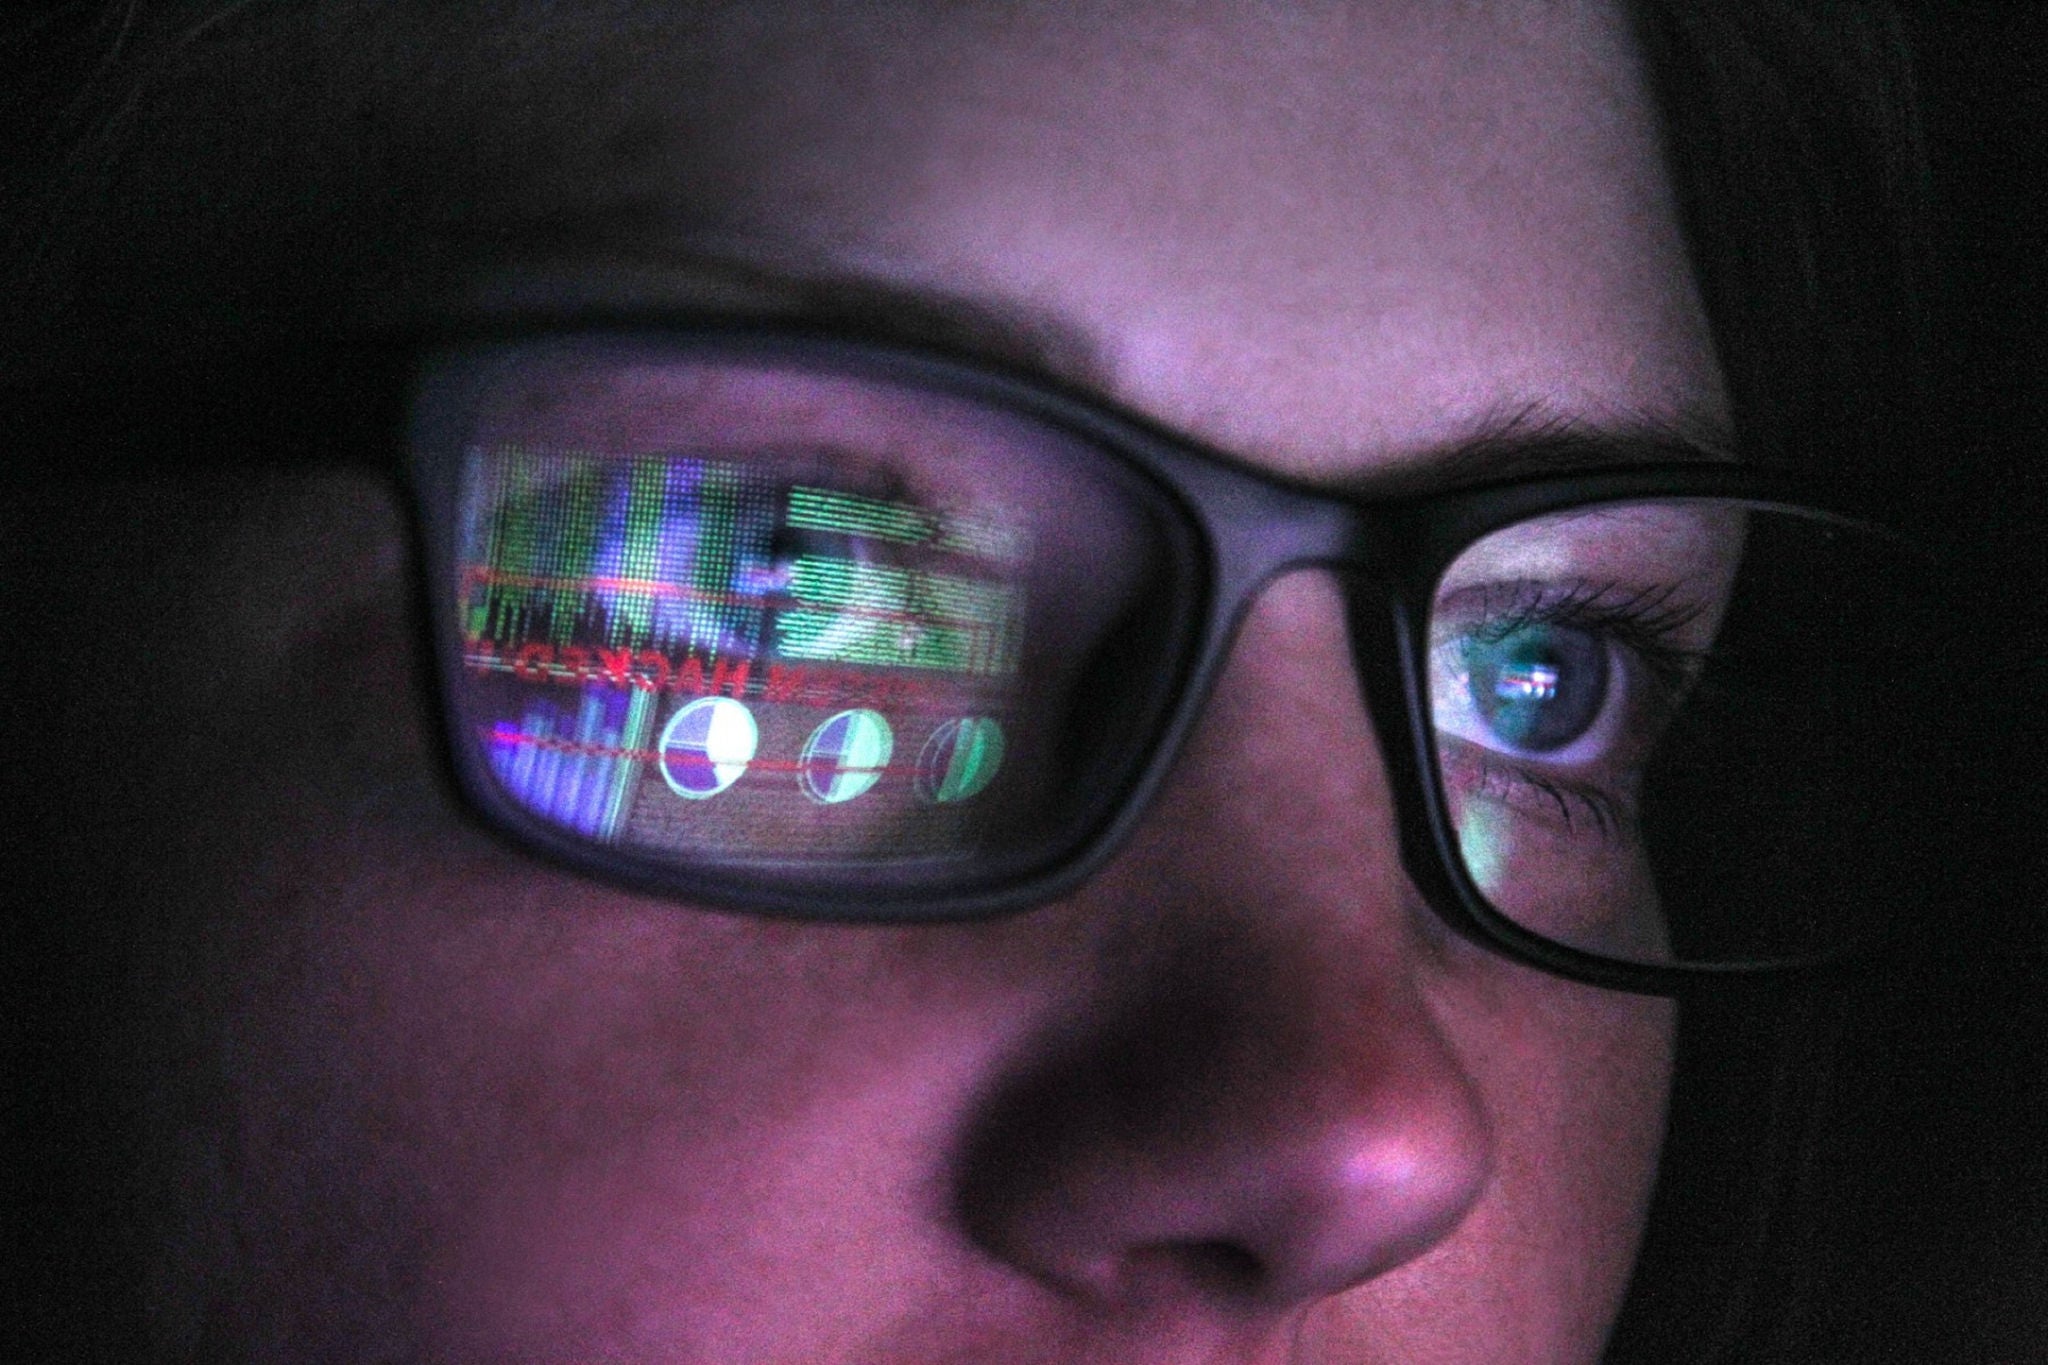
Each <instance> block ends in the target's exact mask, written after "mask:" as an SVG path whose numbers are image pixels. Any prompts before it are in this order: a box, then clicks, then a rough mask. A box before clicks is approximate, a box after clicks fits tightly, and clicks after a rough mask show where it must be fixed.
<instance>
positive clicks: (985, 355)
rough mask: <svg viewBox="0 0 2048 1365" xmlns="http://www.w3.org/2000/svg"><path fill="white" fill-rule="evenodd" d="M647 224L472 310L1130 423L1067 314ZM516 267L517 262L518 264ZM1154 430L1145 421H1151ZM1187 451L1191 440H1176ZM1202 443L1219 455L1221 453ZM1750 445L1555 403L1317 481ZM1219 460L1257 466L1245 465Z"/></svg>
mask: <svg viewBox="0 0 2048 1365" xmlns="http://www.w3.org/2000/svg"><path fill="white" fill-rule="evenodd" d="M639 221H640V219H639V218H638V217H637V216H636V215H633V214H630V213H626V214H617V215H602V216H598V217H596V218H592V219H589V220H587V221H586V220H584V219H583V218H582V217H581V216H580V215H579V217H578V219H577V221H576V222H574V223H563V222H561V221H550V222H549V223H547V224H546V225H545V228H543V229H542V230H540V231H538V232H534V233H532V234H530V235H523V234H521V233H520V232H519V231H518V230H517V229H516V228H515V229H514V230H513V231H511V232H509V233H508V234H507V236H508V237H510V238H511V240H512V241H513V242H514V243H515V250H516V249H517V245H516V244H517V243H519V242H520V241H522V240H524V241H525V242H527V243H529V244H530V245H532V246H543V245H544V247H545V249H546V252H547V257H548V258H551V259H553V260H555V261H565V260H567V261H576V260H582V261H589V260H592V259H596V260H598V261H600V262H603V264H600V265H598V266H596V267H594V268H593V267H591V266H589V265H580V266H574V267H566V268H565V267H563V266H561V265H553V266H550V265H548V264H546V263H545V260H544V261H543V262H542V263H540V264H537V265H529V266H527V267H526V270H527V272H530V273H529V274H527V275H526V277H525V278H522V275H521V272H520V271H519V270H518V269H517V268H516V267H501V270H502V271H504V272H505V273H502V274H500V275H499V276H497V277H496V280H495V282H494V283H495V284H496V287H495V288H492V287H490V286H489V285H487V286H486V288H485V289H483V290H482V291H479V292H477V293H475V294H473V295H472V296H471V299H470V302H469V304H468V305H466V310H467V309H475V308H479V307H480V308H481V309H482V310H483V311H484V312H485V313H486V314H487V315H488V314H490V313H493V312H496V311H498V310H500V309H504V310H506V311H507V312H509V313H510V315H511V316H512V317H513V318H515V319H516V318H518V317H520V316H521V315H530V314H531V313H533V312H534V311H540V312H543V313H546V314H549V315H552V316H555V317H557V318H561V317H562V315H563V314H564V313H567V314H569V317H568V318H567V319H566V320H569V321H574V320H576V315H578V314H582V315H584V316H585V318H586V320H587V318H588V316H589V315H591V314H598V315H603V316H610V317H613V318H614V319H615V318H616V317H617V315H619V314H627V315H638V316H639V317H640V318H643V319H644V318H648V317H651V316H655V315H658V314H659V313H660V312H661V311H662V310H664V309H665V308H673V309H677V310H685V309H687V310H695V311H700V312H701V311H705V310H707V309H708V310H709V311H711V312H713V313H718V312H731V313H733V314H735V315H744V316H746V317H748V318H750V319H757V320H764V321H789V322H801V323H806V324H810V325H814V326H819V327H823V328H827V329H830V330H832V331H834V332H836V333H838V334H841V335H845V336H848V337H850V338H853V339H860V340H871V341H876V342H883V343H892V344H896V345H902V346H911V347H916V348H918V349H924V350H933V351H937V352H940V353H942V354H945V355H948V356H950V357H953V358H955V359H959V360H963V361H967V362H970V363H975V364H980V365H986V366H992V367H995V368H998V369H1002V370H1009V371H1014V372H1019V373H1021V374H1022V375H1024V376H1025V377H1028V378H1031V379H1034V380H1037V381H1040V382H1044V381H1051V382H1053V383H1056V384H1059V385H1062V386H1066V387H1071V388H1074V389H1077V390H1080V391H1081V392H1083V393H1084V394H1086V395H1087V396H1088V397H1090V398H1091V399H1093V401H1095V402H1098V403H1102V404H1104V405H1106V406H1109V407H1112V408H1115V409H1117V410H1119V411H1124V410H1126V409H1125V408H1124V406H1123V404H1122V403H1121V402H1120V401H1119V400H1118V399H1117V397H1116V392H1115V386H1114V384H1113V383H1112V380H1111V376H1110V368H1109V366H1108V365H1107V364H1106V363H1105V362H1104V360H1103V357H1102V351H1101V346H1100V344H1099V343H1098V341H1097V340H1096V339H1095V338H1094V337H1092V336H1091V335H1090V334H1089V333H1088V332H1087V331H1086V330H1085V329H1084V328H1082V327H1081V326H1079V325H1078V324H1077V323H1076V322H1074V321H1073V320H1072V319H1070V318H1066V317H1064V316H1062V315H1060V314H1058V313H1056V312H1054V311H1052V310H1049V309H1041V308H1034V307H1032V306H1030V305H1028V304H1025V303H1023V302H1021V301H1019V300H1016V299H1009V298H992V297H986V296H980V295H971V294H966V293H961V292H957V291H949V290H946V289H944V288H941V287H936V286H933V285H931V284H929V283H927V282H922V281H920V282H914V283H910V282H900V281H897V280H892V279H889V278H886V277H883V276H880V275H876V274H868V273H861V272H860V271H859V270H858V269H849V268H842V267H836V266H833V265H831V264H829V263H828V264H824V265H820V264H818V263H816V262H815V261H814V260H803V259H801V258H798V257H796V256H794V255H793V254H792V253H791V252H789V251H788V250H787V249H786V248H785V249H783V250H781V251H777V250H775V249H774V244H773V243H770V242H766V241H761V240H756V239H751V238H743V237H700V238H696V239H694V240H692V239H686V240H684V241H681V242H678V241H676V240H674V239H673V238H664V239H661V240H657V241H652V242H650V241H649V240H647V238H646V237H645V236H643V235H642V233H641V232H640V231H639V230H638V229H637V227H636V226H634V225H636V224H638V223H639ZM514 260H515V261H516V260H517V258H516V257H515V258H514ZM1138 415H1139V416H1140V417H1141V418H1143V419H1144V420H1147V421H1152V420H1153V419H1151V418H1150V417H1149V416H1147V415H1145V414H1142V413H1141V414H1138ZM1175 434H1176V435H1179V436H1180V437H1181V439H1190V438H1188V437H1187V436H1185V435H1184V434H1181V433H1175ZM1196 444H1198V445H1203V446H1204V448H1205V449H1206V448H1208V447H1207V445H1206V443H1204V442H1200V441H1199V440H1197V441H1196ZM1735 446H1736V442H1735V437H1734V434H1733V432H1732V430H1731V429H1730V428H1729V426H1728V423H1727V421H1726V420H1725V418H1723V417H1721V416H1719V415H1718V414H1708V413H1705V412H1701V411H1693V410H1687V411H1681V412H1677V413H1673V414H1670V415H1665V414H1660V413H1656V412H1653V411H1650V410H1648V409H1637V410H1623V411H1619V412H1601V413H1596V414H1582V413H1577V412H1572V411H1570V410H1567V409H1565V408H1562V407H1559V406H1558V405H1556V404H1555V403H1554V402H1552V401H1551V400H1550V399H1548V398H1547V397H1540V396H1539V397H1531V398H1528V399H1526V400H1524V401H1522V402H1521V403H1519V404H1518V405H1502V406H1499V407H1496V408H1495V409H1494V411H1493V412H1492V414H1490V415H1488V416H1486V417H1484V418H1482V419H1481V420H1480V421H1479V422H1478V423H1476V424H1475V425H1474V426H1472V427H1470V428H1469V429H1467V430H1465V431H1463V432H1461V433H1458V434H1457V435H1456V436H1454V437H1452V438H1451V439H1449V440H1446V441H1444V442H1441V443H1437V444H1434V445H1430V446H1426V447H1422V448H1419V449H1415V450H1413V451H1406V452H1402V453H1401V454H1400V457H1399V458H1398V459H1397V460H1395V461H1393V462H1391V463H1389V462H1388V461H1387V453H1388V452H1386V451H1383V450H1372V451H1360V452H1358V455H1359V463H1360V464H1361V465H1362V466H1366V467H1365V468H1362V469H1360V470H1359V471H1358V472H1357V473H1355V474H1350V475H1344V476H1338V477H1335V478H1324V479H1317V480H1315V481H1314V482H1315V484H1316V486H1318V487H1320V488H1323V489H1324V490H1326V491H1330V492H1335V493H1338V494H1340V495H1344V496H1352V497H1359V498H1380V497H1389V496H1403V495H1408V494H1420V493H1434V492H1446V491H1450V490H1453V489H1459V488H1467V487H1474V486H1478V485H1482V484H1487V483H1495V482H1501V481H1505V480H1508V479H1515V478H1535V477H1542V476H1556V475H1568V474H1581V473H1591V472H1596V471H1599V470H1604V469H1616V468H1623V467H1628V466H1640V465H1649V464H1670V463H1679V464H1708V463H1730V462H1733V461H1735V460H1736V459H1737V456H1736V454H1735ZM1214 453H1216V454H1218V455H1220V456H1222V457H1224V458H1226V459H1229V460H1231V461H1232V462H1234V463H1245V464H1249V463H1250V462H1249V461H1248V460H1247V459H1246V457H1245V456H1244V454H1242V453H1240V452H1233V451H1230V450H1216V451H1215V452H1214Z"/></svg>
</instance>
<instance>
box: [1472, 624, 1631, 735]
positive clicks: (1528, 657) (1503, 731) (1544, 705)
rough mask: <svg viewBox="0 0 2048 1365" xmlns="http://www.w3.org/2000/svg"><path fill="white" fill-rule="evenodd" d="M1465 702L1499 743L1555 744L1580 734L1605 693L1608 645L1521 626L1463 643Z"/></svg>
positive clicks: (1558, 630) (1582, 635)
mask: <svg viewBox="0 0 2048 1365" xmlns="http://www.w3.org/2000/svg"><path fill="white" fill-rule="evenodd" d="M1465 664H1466V668H1467V670H1468V672H1469V676H1470V678H1471V689H1472V703H1473V705H1474V707H1476V708H1477V710H1478V712H1479V715H1480V717H1481V718H1482V719H1483V720H1484V721H1485V722H1486V725H1487V728H1488V729H1490V730H1492V731H1493V733H1494V734H1495V735H1497V736H1498V737H1499V738H1500V739H1501V740H1502V741H1503V742H1504V743H1506V744H1507V745H1509V746H1510V747H1512V748H1516V749H1521V750H1523V751H1525V752H1533V753H1548V752H1550V751H1551V750H1554V749H1562V748H1564V747H1565V746H1566V745H1568V744H1570V743H1571V742H1572V741H1574V740H1576V739H1577V738H1579V736H1581V735H1583V734H1585V733H1586V731H1587V729H1589V728H1590V727H1591V726H1592V724H1593V721H1594V719H1595V718H1596V717H1598V716H1599V714H1600V704H1601V702H1602V701H1604V700H1605V699H1606V696H1607V651H1606V650H1605V649H1604V648H1602V647H1601V643H1600V641H1599V640H1598V639H1596V638H1595V637H1593V636H1591V635H1588V634H1587V633H1586V632H1585V631H1581V630H1571V629H1568V628H1565V627H1560V626H1551V625H1533V626H1522V627H1519V628H1517V629H1515V630H1512V631H1509V632H1507V633H1506V634H1504V635H1502V636H1500V637H1499V638H1498V639H1484V638H1480V639H1473V640H1469V641H1468V642H1467V643H1466V646H1465Z"/></svg>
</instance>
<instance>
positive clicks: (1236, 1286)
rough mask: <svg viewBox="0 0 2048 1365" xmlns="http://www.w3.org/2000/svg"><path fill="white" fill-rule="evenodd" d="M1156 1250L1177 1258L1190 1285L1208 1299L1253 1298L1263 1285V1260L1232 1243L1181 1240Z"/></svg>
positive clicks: (1257, 1295)
mask: <svg viewBox="0 0 2048 1365" xmlns="http://www.w3.org/2000/svg"><path fill="white" fill-rule="evenodd" d="M1159 1250H1161V1251H1162V1252H1165V1253H1166V1254H1169V1255H1171V1256H1173V1257H1175V1258H1176V1259H1177V1260H1179V1262H1180V1263H1181V1265H1182V1267H1183V1269H1182V1272H1181V1273H1182V1274H1183V1275H1184V1276H1185V1277H1186V1279H1187V1280H1188V1281H1189V1282H1190V1284H1191V1285H1192V1287H1193V1288H1194V1289H1195V1290H1197V1291H1198V1292H1200V1293H1203V1294H1206V1295H1208V1296H1209V1297H1211V1298H1214V1299H1218V1300H1223V1301H1226V1302H1228V1301H1230V1300H1249V1299H1255V1298H1258V1297H1259V1296H1260V1295H1261V1294H1262V1293H1263V1292H1264V1290H1265V1288H1266V1283H1267V1279H1268V1276H1267V1274H1266V1263H1265V1262H1264V1261H1262V1260H1260V1259H1259V1258H1258V1257H1257V1256H1256V1255H1254V1254H1253V1253H1252V1252H1251V1251H1249V1250H1247V1249H1246V1248H1244V1247H1242V1246H1239V1245H1238V1244H1237V1243H1235V1242H1223V1241H1204V1242H1183V1243H1178V1244H1174V1245H1169V1246H1166V1247H1162V1248H1159Z"/></svg>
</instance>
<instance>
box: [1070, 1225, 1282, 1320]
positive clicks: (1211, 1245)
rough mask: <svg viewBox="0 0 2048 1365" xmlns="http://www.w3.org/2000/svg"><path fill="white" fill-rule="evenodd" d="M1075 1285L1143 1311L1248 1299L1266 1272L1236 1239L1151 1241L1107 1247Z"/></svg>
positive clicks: (1259, 1291) (1263, 1284) (1258, 1292)
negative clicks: (1191, 1302) (1187, 1303)
mask: <svg viewBox="0 0 2048 1365" xmlns="http://www.w3.org/2000/svg"><path fill="white" fill-rule="evenodd" d="M1055 1278H1065V1279H1070V1280H1071V1281H1072V1284H1073V1287H1075V1288H1078V1289H1080V1290H1082V1291H1083V1292H1084V1293H1086V1294H1088V1295H1089V1296H1090V1297H1091V1298H1094V1299H1096V1300H1098V1301H1099V1302H1102V1303H1105V1304H1115V1305H1117V1306H1118V1307H1120V1308H1124V1309H1134V1310H1139V1311H1143V1310H1146V1309H1156V1308H1163V1307H1170V1306H1171V1305H1173V1304H1176V1303H1179V1302H1182V1301H1184V1300H1190V1299H1195V1300H1201V1301H1204V1302H1207V1303H1210V1304H1212V1305H1216V1306H1218V1307H1226V1306H1228V1305H1232V1304H1235V1305H1240V1306H1243V1305H1249V1304H1251V1303H1253V1302H1255V1301H1257V1300H1258V1299H1259V1298H1260V1297H1262V1295H1263V1294H1264V1292H1265V1290H1266V1289H1267V1287H1268V1284H1269V1280H1270V1277H1269V1275H1268V1274H1267V1271H1266V1266H1265V1263H1264V1262H1263V1261H1261V1260H1260V1259H1259V1257H1258V1256H1257V1255H1255V1254H1254V1253H1253V1252H1251V1251H1249V1250H1248V1249H1246V1248H1245V1247H1243V1246H1240V1245H1238V1244H1237V1243H1235V1242H1228V1241H1181V1242H1152V1243H1148V1244H1146V1245H1143V1246H1134V1247H1128V1248H1125V1249H1123V1250H1122V1251H1119V1252H1114V1253H1111V1254H1110V1255H1107V1256H1104V1257H1102V1258H1101V1259H1100V1260H1097V1261H1095V1262H1094V1263H1093V1264H1092V1265H1091V1266H1089V1267H1088V1268H1087V1270H1085V1271H1083V1272H1082V1273H1079V1274H1075V1275H1072V1276H1058V1275H1055Z"/></svg>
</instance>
